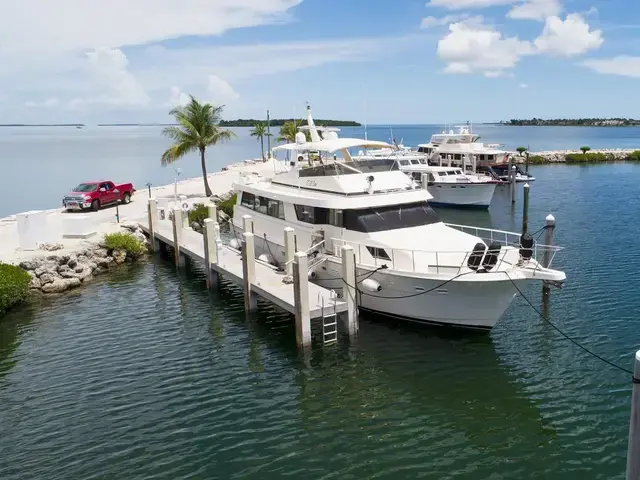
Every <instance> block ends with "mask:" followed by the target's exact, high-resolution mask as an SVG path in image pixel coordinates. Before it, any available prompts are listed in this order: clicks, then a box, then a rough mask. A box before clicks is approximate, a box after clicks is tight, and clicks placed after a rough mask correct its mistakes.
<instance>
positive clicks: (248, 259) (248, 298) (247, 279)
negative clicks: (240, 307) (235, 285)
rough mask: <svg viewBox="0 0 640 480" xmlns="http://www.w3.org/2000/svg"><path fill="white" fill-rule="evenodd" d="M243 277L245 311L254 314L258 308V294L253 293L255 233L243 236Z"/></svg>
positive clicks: (246, 233) (254, 279)
mask: <svg viewBox="0 0 640 480" xmlns="http://www.w3.org/2000/svg"><path fill="white" fill-rule="evenodd" d="M242 277H243V282H244V310H245V312H252V311H254V310H255V309H256V308H258V302H257V298H256V294H255V293H253V292H252V291H251V287H252V285H253V284H254V283H255V281H256V250H255V238H254V236H253V233H251V232H244V233H243V234H242Z"/></svg>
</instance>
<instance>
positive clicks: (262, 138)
mask: <svg viewBox="0 0 640 480" xmlns="http://www.w3.org/2000/svg"><path fill="white" fill-rule="evenodd" d="M260 151H261V152H262V161H263V162H266V160H265V159H264V137H263V136H262V135H260Z"/></svg>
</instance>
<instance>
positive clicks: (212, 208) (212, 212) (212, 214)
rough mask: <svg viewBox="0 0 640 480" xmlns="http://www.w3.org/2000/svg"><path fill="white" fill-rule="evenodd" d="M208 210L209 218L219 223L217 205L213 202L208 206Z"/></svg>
mask: <svg viewBox="0 0 640 480" xmlns="http://www.w3.org/2000/svg"><path fill="white" fill-rule="evenodd" d="M207 208H208V210H209V218H210V219H211V220H213V221H214V222H217V221H218V207H216V204H215V203H213V202H211V203H210V204H209V205H208V207H207Z"/></svg>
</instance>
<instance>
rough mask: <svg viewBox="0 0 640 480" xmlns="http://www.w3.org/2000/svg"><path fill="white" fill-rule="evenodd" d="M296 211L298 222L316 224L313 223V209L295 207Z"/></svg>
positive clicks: (300, 206) (301, 206) (302, 206)
mask: <svg viewBox="0 0 640 480" xmlns="http://www.w3.org/2000/svg"><path fill="white" fill-rule="evenodd" d="M294 208H295V210H296V217H297V218H298V221H300V222H305V223H314V222H313V218H314V215H313V210H314V208H313V207H307V206H306V205H294Z"/></svg>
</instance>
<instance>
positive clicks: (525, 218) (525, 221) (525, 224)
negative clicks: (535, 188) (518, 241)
mask: <svg viewBox="0 0 640 480" xmlns="http://www.w3.org/2000/svg"><path fill="white" fill-rule="evenodd" d="M530 188H531V187H530V186H529V184H528V183H525V184H524V189H523V191H522V193H523V195H522V235H524V234H525V233H527V232H528V231H529V189H530Z"/></svg>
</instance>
